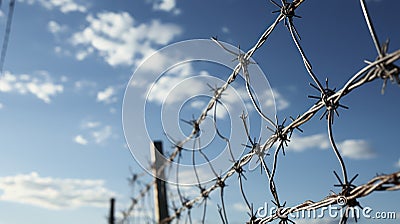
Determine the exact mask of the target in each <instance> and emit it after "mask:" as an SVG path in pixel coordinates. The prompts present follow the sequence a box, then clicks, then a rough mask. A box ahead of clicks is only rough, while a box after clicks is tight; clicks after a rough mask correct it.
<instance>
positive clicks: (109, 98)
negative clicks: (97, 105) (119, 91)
mask: <svg viewBox="0 0 400 224" xmlns="http://www.w3.org/2000/svg"><path fill="white" fill-rule="evenodd" d="M115 94H116V91H115V88H114V87H112V86H109V87H107V88H106V89H105V90H103V91H100V92H98V93H97V101H98V102H104V103H107V104H109V103H114V102H116V101H117V97H116V96H115Z"/></svg>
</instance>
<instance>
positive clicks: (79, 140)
mask: <svg viewBox="0 0 400 224" xmlns="http://www.w3.org/2000/svg"><path fill="white" fill-rule="evenodd" d="M74 142H76V143H78V144H80V145H87V144H88V140H86V139H85V138H84V137H83V136H82V135H77V136H75V138H74Z"/></svg>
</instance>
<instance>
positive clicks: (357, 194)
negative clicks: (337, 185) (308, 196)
mask: <svg viewBox="0 0 400 224" xmlns="http://www.w3.org/2000/svg"><path fill="white" fill-rule="evenodd" d="M394 190H400V171H398V172H395V173H392V174H388V175H380V176H377V177H374V178H373V179H371V180H370V181H369V182H368V183H366V184H363V185H360V186H358V187H356V188H354V189H353V190H351V191H350V192H349V193H348V196H343V195H341V194H332V195H329V196H327V197H326V198H324V199H322V200H320V201H317V202H314V201H310V200H307V201H305V202H304V203H301V204H299V205H296V206H293V207H290V208H287V209H285V210H283V211H282V212H281V215H289V214H294V213H296V212H300V211H306V210H318V209H320V208H324V207H327V206H329V205H335V204H338V203H339V202H340V201H341V200H346V201H347V202H349V201H351V200H353V199H357V198H362V197H365V196H368V195H369V194H371V193H373V192H375V191H394ZM348 206H349V205H348ZM278 218H279V217H278V215H277V214H271V215H269V216H267V217H263V218H257V220H256V222H257V223H269V222H272V221H274V220H276V219H278Z"/></svg>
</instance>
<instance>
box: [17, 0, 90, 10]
mask: <svg viewBox="0 0 400 224" xmlns="http://www.w3.org/2000/svg"><path fill="white" fill-rule="evenodd" d="M18 1H19V2H24V3H27V4H29V5H33V4H39V5H41V6H42V7H44V8H45V9H47V10H53V9H58V10H60V11H61V12H62V13H69V12H86V11H87V7H86V6H84V5H82V4H79V3H77V2H76V1H75V0H18Z"/></svg>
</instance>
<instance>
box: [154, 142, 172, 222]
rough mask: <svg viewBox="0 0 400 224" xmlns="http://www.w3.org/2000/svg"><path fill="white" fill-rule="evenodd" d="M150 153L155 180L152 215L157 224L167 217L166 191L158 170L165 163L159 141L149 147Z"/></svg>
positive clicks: (162, 173)
mask: <svg viewBox="0 0 400 224" xmlns="http://www.w3.org/2000/svg"><path fill="white" fill-rule="evenodd" d="M150 151H151V153H152V162H153V164H154V167H153V174H154V176H155V178H156V180H155V187H154V213H155V219H156V221H157V223H161V222H162V220H164V219H165V218H168V217H169V214H168V203H167V190H166V187H165V181H164V180H165V175H164V171H163V170H160V168H161V167H163V164H164V162H165V161H166V159H165V157H164V156H163V147H162V142H161V141H154V142H152V143H151V145H150Z"/></svg>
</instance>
